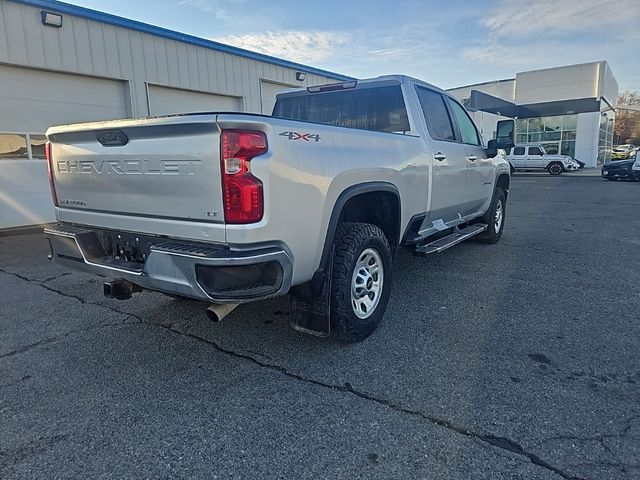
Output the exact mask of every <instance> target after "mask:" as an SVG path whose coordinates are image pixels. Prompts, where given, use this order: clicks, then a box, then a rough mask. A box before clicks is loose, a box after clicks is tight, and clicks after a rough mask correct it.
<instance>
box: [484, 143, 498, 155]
mask: <svg viewBox="0 0 640 480" xmlns="http://www.w3.org/2000/svg"><path fill="white" fill-rule="evenodd" d="M485 151H486V152H487V157H489V158H491V157H495V156H496V155H498V142H496V141H495V140H489V141H488V142H487V148H485Z"/></svg>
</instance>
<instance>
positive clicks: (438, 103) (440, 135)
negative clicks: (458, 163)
mask: <svg viewBox="0 0 640 480" xmlns="http://www.w3.org/2000/svg"><path fill="white" fill-rule="evenodd" d="M416 90H417V92H418V99H419V100H420V106H421V107H422V113H423V115H424V118H425V120H426V121H427V128H428V129H429V135H431V138H433V139H434V140H446V141H449V142H455V140H456V137H455V135H454V134H453V125H452V123H451V118H450V117H449V111H448V110H447V106H446V105H445V103H444V97H443V96H442V95H440V94H439V93H438V92H434V91H433V90H429V89H427V88H422V87H416Z"/></svg>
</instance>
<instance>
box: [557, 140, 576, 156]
mask: <svg viewBox="0 0 640 480" xmlns="http://www.w3.org/2000/svg"><path fill="white" fill-rule="evenodd" d="M560 153H561V154H562V155H569V156H570V157H571V158H573V156H574V155H575V154H576V142H575V140H569V141H564V142H562V147H561V148H560Z"/></svg>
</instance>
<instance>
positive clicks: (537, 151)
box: [529, 147, 542, 155]
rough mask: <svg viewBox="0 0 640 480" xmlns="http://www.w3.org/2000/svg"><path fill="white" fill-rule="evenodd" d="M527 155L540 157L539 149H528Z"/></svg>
mask: <svg viewBox="0 0 640 480" xmlns="http://www.w3.org/2000/svg"><path fill="white" fill-rule="evenodd" d="M529 155H542V151H541V150H540V147H529Z"/></svg>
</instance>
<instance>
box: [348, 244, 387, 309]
mask: <svg viewBox="0 0 640 480" xmlns="http://www.w3.org/2000/svg"><path fill="white" fill-rule="evenodd" d="M383 280H384V266H383V264H382V257H381V256H380V254H379V253H378V251H377V250H375V249H373V248H367V249H365V250H364V251H363V252H362V253H361V254H360V257H359V258H358V261H357V262H356V266H355V268H354V269H353V275H352V277H351V306H352V307H353V312H354V313H355V314H356V315H357V316H358V317H359V318H368V317H370V316H371V315H372V314H373V312H375V310H376V307H377V306H378V303H379V302H380V295H381V294H382V282H383Z"/></svg>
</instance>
